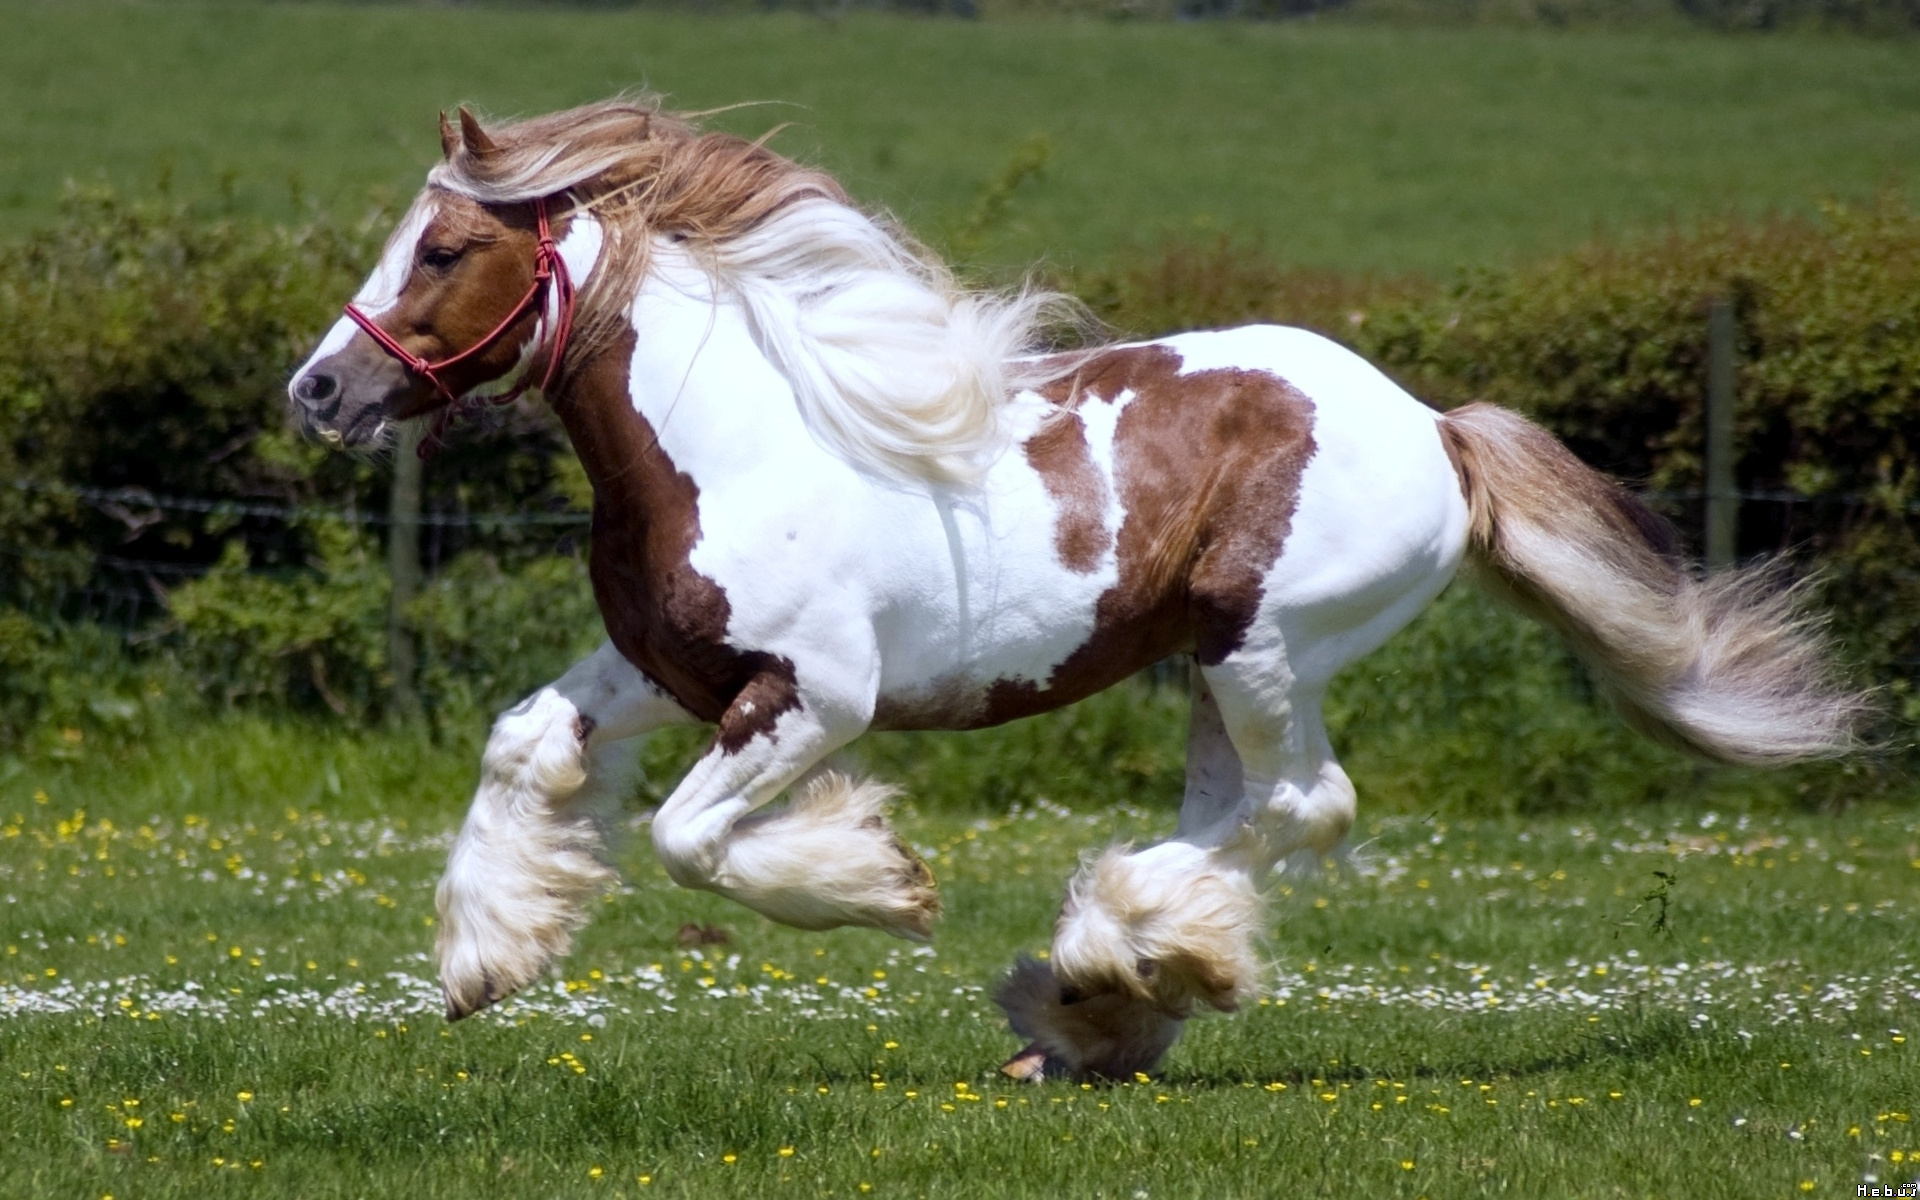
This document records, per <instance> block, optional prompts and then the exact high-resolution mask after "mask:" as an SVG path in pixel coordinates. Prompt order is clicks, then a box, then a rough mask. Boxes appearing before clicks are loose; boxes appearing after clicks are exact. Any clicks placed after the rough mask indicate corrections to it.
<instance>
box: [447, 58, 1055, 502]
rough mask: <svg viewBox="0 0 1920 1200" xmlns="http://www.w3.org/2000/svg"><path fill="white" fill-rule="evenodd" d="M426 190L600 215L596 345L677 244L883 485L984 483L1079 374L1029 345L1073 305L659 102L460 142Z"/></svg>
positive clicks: (617, 325) (581, 322) (618, 324)
mask: <svg viewBox="0 0 1920 1200" xmlns="http://www.w3.org/2000/svg"><path fill="white" fill-rule="evenodd" d="M474 142H477V143H478V144H475V145H470V144H468V143H474ZM428 183H429V185H430V186H433V187H439V188H444V189H446V190H448V191H451V192H455V193H458V194H460V195H463V196H467V197H470V198H471V199H474V200H477V201H480V202H481V203H486V204H513V203H524V202H526V201H529V200H533V199H536V198H538V197H542V196H555V195H559V194H561V193H566V194H568V195H570V196H571V198H572V199H573V201H574V202H575V204H576V205H578V206H581V207H585V208H590V209H591V210H592V211H593V213H594V215H595V216H596V217H597V218H598V219H599V220H600V221H601V223H602V226H603V228H604V231H605V244H604V248H603V250H602V254H601V259H600V262H599V264H598V265H597V266H596V267H595V269H594V272H593V274H592V276H591V278H590V279H589V281H588V283H587V286H586V287H585V289H584V290H583V292H582V294H581V296H580V302H579V308H578V314H577V321H578V326H577V332H576V334H575V341H574V346H575V347H576V348H577V350H578V351H580V352H585V353H591V352H592V351H593V350H594V349H596V348H599V347H604V346H605V345H606V344H607V343H608V342H609V341H611V340H612V339H614V338H615V337H617V336H618V335H619V333H620V331H621V329H622V327H623V326H624V325H625V323H626V321H627V317H628V312H629V311H630V309H631V306H632V304H633V298H634V296H635V295H636V294H637V292H638V290H639V288H640V285H641V283H642V281H643V280H644V278H645V276H646V273H647V269H648V257H649V254H648V251H649V247H650V245H651V244H652V242H653V239H655V238H658V237H669V238H673V239H675V240H678V241H681V242H682V243H683V244H684V245H685V246H686V248H687V249H688V250H689V251H690V252H691V253H692V254H693V255H694V257H695V258H696V260H698V261H701V262H705V263H708V264H710V267H711V269H712V270H713V272H714V275H715V277H716V280H717V281H718V283H719V284H720V286H721V289H722V290H723V291H724V292H725V293H727V294H730V295H731V296H733V297H735V298H737V299H738V300H739V301H740V302H741V303H742V304H743V306H744V307H745V309H746V311H747V314H748V317H749V320H750V321H751V322H752V325H753V327H754V332H755V335H756V336H757V337H758V339H759V341H760V345H761V347H762V349H763V350H764V351H765V353H766V354H767V356H768V357H769V359H771V360H772V361H773V363H774V364H775V365H776V366H777V367H778V368H779V369H780V370H781V371H782V372H783V373H784V374H785V375H786V377H787V379H788V380H789V381H790V382H791V384H792V386H793V390H794V395H795V397H796V399H797V400H798V402H799V405H800V408H801V411H802V414H803V415H804V417H805V419H806V421H807V423H808V425H809V427H810V428H811V429H812V430H813V432H814V435H815V436H816V437H817V438H819V439H820V441H821V442H822V443H823V444H824V445H826V446H827V448H828V449H830V450H832V451H833V452H835V453H837V454H838V455H840V456H841V457H842V458H844V459H845V460H847V461H848V462H850V463H853V464H854V465H856V466H859V467H863V468H865V469H867V470H870V471H872V472H874V473H876V474H879V475H881V476H883V477H887V478H892V479H896V480H901V481H907V482H932V483H940V484H952V483H966V482H969V481H972V480H974V479H976V478H978V476H979V475H980V473H981V472H982V471H983V470H984V469H985V468H986V466H987V465H988V464H990V463H991V462H992V461H993V460H994V459H995V458H996V457H997V456H998V455H999V454H1000V453H1001V452H1002V451H1003V450H1004V449H1005V447H1006V443H1007V431H1006V430H1005V428H1004V422H1003V411H1004V409H1005V407H1006V403H1007V400H1008V399H1009V398H1010V397H1011V396H1012V395H1014V394H1015V393H1016V392H1018V391H1020V390H1021V389H1023V388H1028V387H1034V386H1038V385H1039V384H1041V383H1045V382H1048V381H1050V380H1052V379H1054V378H1058V377H1059V376H1060V375H1062V374H1063V373H1064V372H1065V371H1067V370H1070V369H1071V366H1070V365H1066V364H1063V363H1062V362H1061V361H1060V360H1057V359H1056V360H1053V361H1051V362H1046V363H1042V362H1037V361H1033V360H1032V359H1031V358H1030V357H1029V356H1031V355H1033V354H1034V353H1035V352H1036V351H1038V350H1040V349H1042V348H1043V338H1042V335H1041V330H1042V327H1043V326H1044V324H1045V323H1046V322H1047V321H1048V320H1049V319H1051V318H1053V317H1056V316H1062V315H1074V314H1077V311H1078V310H1077V307H1076V306H1075V305H1074V304H1073V302H1072V301H1070V300H1067V299H1066V298H1064V297H1062V296H1059V295H1057V294H1054V293H1049V292H1043V291H1038V290H1034V289H1031V288H1028V289H1022V290H1020V291H1018V292H1015V293H1012V294H997V293H992V292H983V291H974V290H969V289H967V288H965V287H962V286H961V285H960V284H959V283H958V282H957V281H956V280H955V279H954V277H953V274H952V272H951V271H949V270H948V269H947V267H946V266H945V265H944V264H942V263H941V262H940V261H939V259H938V258H937V257H935V256H934V255H933V254H932V253H931V252H930V251H928V250H927V249H926V248H924V247H922V246H920V245H919V244H917V243H916V242H914V241H913V240H912V239H911V238H910V237H908V236H906V235H905V234H904V233H902V232H901V231H900V230H898V229H896V228H894V227H893V226H892V225H891V224H890V223H888V222H886V221H884V220H882V219H876V218H874V217H871V216H869V215H867V214H866V213H863V212H861V211H860V210H859V209H858V208H856V207H855V206H854V205H853V203H852V201H851V200H850V199H849V198H848V196H847V194H846V192H845V191H843V190H842V189H841V187H840V185H839V184H838V183H836V182H835V181H834V180H833V179H832V178H831V177H829V176H828V175H826V174H824V173H822V172H820V171H816V170H812V169H810V168H807V167H803V166H801V165H799V164H797V163H795V162H793V161H791V160H789V159H787V158H784V157H782V156H781V155H779V154H776V153H774V152H773V151H771V150H769V149H767V148H766V146H764V145H763V144H762V143H760V142H756V141H748V140H747V139H745V138H740V137H736V136H734V135H731V134H725V133H711V132H702V131H700V130H699V129H698V128H697V127H696V126H695V125H694V123H693V121H692V120H691V119H690V118H689V117H688V116H686V115H676V114H673V113H668V112H665V111H663V110H662V109H661V107H660V105H659V103H658V101H657V100H656V99H655V98H654V97H651V96H644V95H642V96H622V97H618V98H615V99H613V100H607V101H602V102H600V103H597V104H588V105H584V106H582V107H580V108H574V109H569V110H567V111H565V112H558V113H551V114H548V115H546V116H540V117H533V118H531V119H529V120H525V121H519V122H515V123H512V124H504V125H501V126H499V127H497V128H491V129H487V130H486V132H485V136H484V138H479V139H476V138H474V137H472V136H467V137H464V138H462V139H461V144H460V145H458V146H456V147H454V148H453V150H452V153H450V154H449V155H448V157H447V159H446V161H445V162H443V163H441V164H440V165H439V166H437V167H435V168H434V169H433V171H432V173H431V174H430V175H429V176H428Z"/></svg>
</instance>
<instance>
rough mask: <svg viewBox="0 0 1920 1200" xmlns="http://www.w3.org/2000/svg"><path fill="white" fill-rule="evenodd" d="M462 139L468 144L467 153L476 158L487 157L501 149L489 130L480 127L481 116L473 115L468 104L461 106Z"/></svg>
mask: <svg viewBox="0 0 1920 1200" xmlns="http://www.w3.org/2000/svg"><path fill="white" fill-rule="evenodd" d="M460 140H461V141H462V142H463V143H465V144H466V147H467V153H468V154H471V155H473V156H474V157H475V158H485V157H486V156H487V155H489V154H494V153H496V152H498V151H499V149H500V147H498V146H496V145H494V142H493V139H492V138H490V137H488V136H487V131H486V130H484V129H482V128H480V118H479V117H476V116H474V115H473V113H472V111H471V110H469V109H468V108H467V106H466V105H464V104H462V105H461V106H460Z"/></svg>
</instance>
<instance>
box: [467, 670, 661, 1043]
mask: <svg viewBox="0 0 1920 1200" xmlns="http://www.w3.org/2000/svg"><path fill="white" fill-rule="evenodd" d="M691 720H692V717H690V716H689V715H688V714H687V713H686V712H685V710H683V709H682V708H681V707H680V706H679V705H678V704H677V703H675V702H674V700H673V698H672V697H670V696H668V695H667V694H666V693H665V692H663V691H662V690H661V689H660V688H659V687H658V686H656V685H655V684H654V683H653V681H652V680H650V679H648V678H647V677H646V676H645V675H644V674H642V673H641V672H640V671H639V670H637V669H636V668H635V667H634V666H633V665H632V664H630V663H628V662H627V661H626V659H624V658H622V657H621V656H620V653H619V652H618V651H616V650H615V649H614V648H613V646H612V645H611V644H607V645H603V646H601V647H600V649H599V650H597V651H595V652H594V653H593V654H592V655H590V656H588V657H587V658H585V659H583V660H581V661H580V662H579V663H577V664H575V665H574V667H573V668H572V669H571V670H569V671H568V672H567V673H566V674H565V675H563V676H561V678H560V679H558V680H556V681H555V682H554V683H552V684H549V685H548V686H546V687H543V688H541V689H540V690H539V691H537V692H535V693H534V694H533V695H531V696H529V697H527V698H526V699H525V700H523V701H521V702H520V703H519V704H516V705H514V706H513V707H512V708H510V709H508V710H507V711H506V712H504V713H501V714H500V717H499V719H498V720H496V721H495V722H494V726H493V733H492V735H491V736H490V737H489V738H488V739H487V748H486V752H485V754H484V755H483V756H482V758H481V771H480V786H479V789H478V790H477V791H476V792H475V793H474V797H473V806H472V807H471V808H470V809H469V810H468V812H467V820H466V823H465V825H463V826H462V827H461V830H460V836H459V838H458V839H457V840H456V841H455V842H454V845H453V851H452V853H451V854H450V855H449V856H448V859H447V871H446V874H445V875H444V876H442V877H441V880H440V890H439V909H440V939H439V958H440V984H441V988H442V990H443V991H444V992H445V994H446V1000H447V1016H448V1017H449V1018H455V1019H457V1018H459V1017H464V1016H466V1015H467V1014H469V1013H472V1012H474V1011H476V1010H478V1009H481V1008H484V1007H486V1006H487V1005H488V1004H491V1003H493V1002H494V1001H495V1000H499V999H501V998H503V997H505V996H507V995H509V994H511V993H512V992H514V991H515V990H517V989H519V988H521V987H524V986H525V985H526V984H527V983H529V982H531V981H532V980H533V979H534V978H535V977H536V976H537V975H538V974H539V973H540V971H541V970H542V969H544V968H545V966H546V965H547V963H548V961H549V960H551V959H552V958H553V957H554V956H555V955H557V954H561V953H563V952H564V951H565V950H566V948H567V945H568V943H569V941H570V939H571V937H572V934H573V931H574V930H575V929H576V928H577V927H578V926H579V924H580V922H581V920H582V919H583V918H582V907H583V905H584V903H585V901H587V900H588V899H590V898H591V897H592V896H593V895H594V893H596V892H597V891H599V890H600V889H601V888H602V887H604V886H605V885H606V884H607V883H609V882H611V881H612V879H613V877H614V873H613V869H612V868H611V867H609V866H608V865H607V864H606V862H605V861H604V859H603V857H602V855H603V853H604V848H603V831H602V825H603V822H604V819H605V816H606V812H607V810H608V809H609V808H610V807H611V806H613V805H615V804H617V803H618V801H619V793H620V786H621V784H622V783H623V782H624V781H625V779H626V777H627V768H628V767H629V766H630V764H631V762H632V757H633V756H632V745H631V742H630V741H629V739H631V738H632V737H634V736H635V735H637V734H640V733H645V732H646V731H648V730H650V729H655V728H658V727H660V726H662V725H669V724H684V723H687V722H690V721H691Z"/></svg>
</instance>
